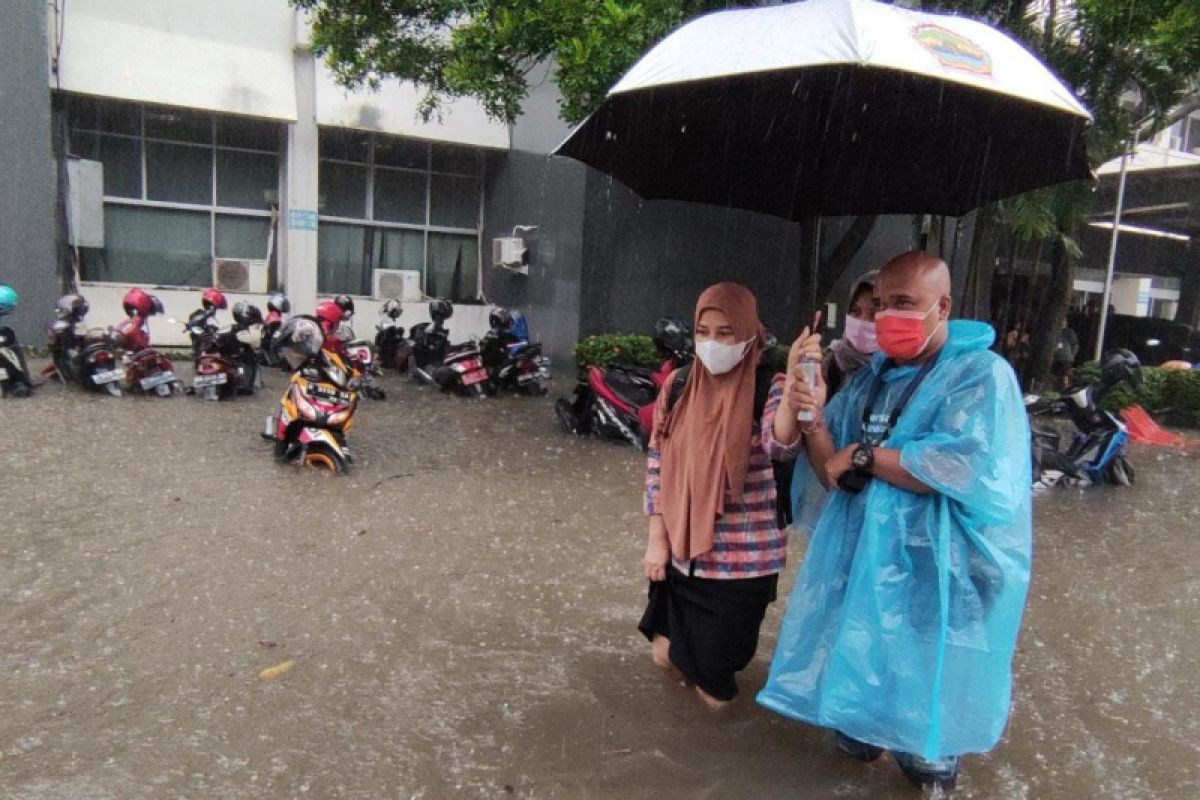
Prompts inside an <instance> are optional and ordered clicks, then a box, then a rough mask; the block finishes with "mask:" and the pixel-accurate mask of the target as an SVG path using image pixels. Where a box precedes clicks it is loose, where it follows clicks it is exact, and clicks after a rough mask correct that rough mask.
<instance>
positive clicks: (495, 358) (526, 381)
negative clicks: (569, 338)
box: [479, 308, 550, 396]
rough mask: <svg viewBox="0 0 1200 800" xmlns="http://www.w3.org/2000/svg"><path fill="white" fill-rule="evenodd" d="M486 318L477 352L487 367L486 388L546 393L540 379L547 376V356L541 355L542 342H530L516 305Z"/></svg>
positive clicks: (547, 377) (520, 392)
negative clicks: (486, 326)
mask: <svg viewBox="0 0 1200 800" xmlns="http://www.w3.org/2000/svg"><path fill="white" fill-rule="evenodd" d="M488 321H489V330H488V332H487V333H486V334H484V336H483V339H482V340H480V342H479V352H480V355H481V357H482V358H483V364H484V366H485V367H486V368H487V371H488V378H489V384H488V390H489V392H490V393H492V394H495V393H496V392H499V391H509V392H516V393H519V394H528V395H537V396H540V395H544V394H546V389H545V388H544V387H543V386H542V381H545V380H549V379H550V359H549V358H546V357H545V356H543V355H542V346H541V344H531V343H530V341H529V326H528V323H526V321H525V316H524V315H523V314H521V312H520V311H517V310H516V309H512V310H508V309H503V308H498V309H495V310H494V311H492V313H491V315H490V316H489V320H488Z"/></svg>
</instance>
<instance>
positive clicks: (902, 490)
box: [758, 252, 1032, 789]
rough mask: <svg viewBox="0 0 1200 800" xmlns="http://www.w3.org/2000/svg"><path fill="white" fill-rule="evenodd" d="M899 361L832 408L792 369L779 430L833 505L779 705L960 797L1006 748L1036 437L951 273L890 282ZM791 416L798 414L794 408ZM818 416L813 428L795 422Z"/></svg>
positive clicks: (895, 265) (885, 277) (1006, 370)
mask: <svg viewBox="0 0 1200 800" xmlns="http://www.w3.org/2000/svg"><path fill="white" fill-rule="evenodd" d="M875 291H876V294H877V296H878V298H879V301H880V306H879V308H880V310H879V312H878V313H877V315H876V318H875V324H876V335H877V338H878V342H879V346H880V348H881V350H882V351H883V352H882V353H881V354H879V355H877V356H876V357H875V358H874V359H873V360H872V362H871V364H870V366H869V368H867V369H862V370H859V371H858V373H857V374H856V375H855V376H854V378H853V380H852V381H851V382H850V383H849V384H848V385H847V386H845V387H843V389H842V390H841V391H840V392H839V393H838V394H837V395H836V397H834V398H833V400H832V401H831V402H830V404H829V406H828V407H827V408H826V407H825V387H824V385H823V384H822V383H821V381H820V380H819V379H818V381H817V382H816V385H811V384H808V383H806V382H805V380H804V378H803V371H801V370H799V369H797V368H796V365H789V370H790V374H791V376H792V380H790V381H789V386H788V389H787V393H786V395H785V397H784V401H783V405H782V407H781V408H780V412H779V413H778V414H777V415H776V416H775V419H774V422H773V424H774V433H775V437H776V439H777V440H778V441H780V442H781V443H787V442H795V441H796V439H797V437H798V436H803V439H804V442H803V443H804V451H805V453H806V455H807V457H808V459H809V460H810V462H811V464H812V467H813V470H814V471H815V472H816V473H817V475H822V476H824V477H825V479H826V482H827V484H828V485H829V486H830V487H836V489H837V491H833V492H831V494H830V497H829V501H828V503H827V504H826V506H825V509H824V511H823V513H822V514H821V517H820V520H819V521H818V522H817V525H816V528H815V530H814V533H813V536H812V541H811V544H810V546H809V549H808V553H807V555H806V556H805V561H804V564H803V566H802V567H801V570H800V573H799V575H798V577H797V579H796V585H795V588H794V589H793V592H792V597H791V601H790V606H789V608H788V611H787V616H786V618H785V619H784V623H783V626H782V628H781V630H780V635H779V643H778V646H777V649H776V651H775V656H774V659H773V661H772V664H771V673H770V677H769V678H768V681H767V685H766V687H765V688H764V689H763V690H762V692H761V693H760V694H759V696H758V700H759V702H760V703H762V704H763V705H764V706H766V707H767V708H770V709H772V710H774V711H777V712H779V713H781V714H785V715H787V716H790V717H793V718H795V719H799V720H804V721H806V722H811V723H814V724H817V725H821V726H824V727H828V728H832V729H833V730H834V731H835V732H836V741H837V744H838V747H839V748H840V749H841V750H843V751H844V752H846V753H848V754H849V755H851V756H854V757H856V758H860V759H862V760H864V761H871V760H874V759H875V758H878V757H879V756H880V755H882V754H883V751H884V750H885V749H887V750H891V751H892V752H893V755H894V756H895V758H896V761H897V763H898V764H899V765H900V767H901V769H902V770H903V771H904V774H905V775H907V776H908V777H909V778H910V779H911V780H912V781H913V782H915V783H918V784H922V785H936V786H940V787H942V788H946V789H949V788H953V787H954V785H955V781H956V778H957V774H958V762H959V756H961V755H963V754H966V753H979V752H986V751H988V750H990V749H991V748H992V747H994V746H995V744H996V742H997V741H998V740H999V738H1000V735H1001V733H1002V732H1003V730H1004V725H1005V722H1006V720H1007V718H1008V711H1009V703H1010V698H1011V665H1012V655H1013V649H1014V646H1015V643H1016V637H1017V630H1018V628H1019V626H1020V621H1021V613H1022V610H1023V609H1024V605H1025V595H1026V590H1027V588H1028V584H1029V562H1030V538H1031V529H1032V523H1031V513H1030V505H1031V502H1030V465H1029V428H1028V423H1027V421H1026V417H1025V413H1024V410H1023V405H1022V400H1021V393H1020V389H1019V387H1018V385H1017V381H1016V377H1015V376H1014V375H1013V372H1012V369H1011V368H1010V367H1009V365H1008V364H1007V363H1006V362H1005V361H1004V360H1003V359H1002V358H1001V357H1000V356H998V355H996V354H995V353H992V352H990V351H989V350H988V347H989V346H990V345H991V343H992V340H993V339H994V337H995V333H994V331H993V330H992V329H991V327H990V326H988V325H986V324H983V323H980V322H972V321H966V320H955V321H953V322H950V321H949V316H950V306H951V299H950V274H949V270H948V269H947V268H946V265H945V264H944V263H943V262H942V261H940V260H939V259H937V258H934V257H932V256H929V255H927V254H925V253H922V252H911V253H905V254H903V255H900V256H898V257H896V258H894V259H892V261H890V262H889V263H888V264H887V265H886V266H885V267H884V268H883V270H882V271H881V272H880V275H879V278H878V280H877V282H876V284H875ZM788 411H790V413H786V412H788ZM801 411H813V412H815V421H814V422H808V423H797V421H796V413H797V412H801Z"/></svg>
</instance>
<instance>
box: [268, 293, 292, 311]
mask: <svg viewBox="0 0 1200 800" xmlns="http://www.w3.org/2000/svg"><path fill="white" fill-rule="evenodd" d="M267 308H269V309H271V310H272V311H278V312H279V313H280V314H286V313H288V312H289V311H291V310H292V304H291V302H289V301H288V299H287V295H285V294H284V293H283V292H272V293H271V296H270V297H268V298H267Z"/></svg>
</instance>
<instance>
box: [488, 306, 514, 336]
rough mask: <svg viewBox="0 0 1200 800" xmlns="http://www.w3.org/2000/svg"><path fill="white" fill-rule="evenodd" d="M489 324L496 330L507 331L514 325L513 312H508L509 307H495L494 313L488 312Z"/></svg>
mask: <svg viewBox="0 0 1200 800" xmlns="http://www.w3.org/2000/svg"><path fill="white" fill-rule="evenodd" d="M488 325H489V326H490V327H491V329H492V330H494V331H506V330H508V326H510V325H512V314H510V313H508V309H507V308H493V309H492V313H490V314H488Z"/></svg>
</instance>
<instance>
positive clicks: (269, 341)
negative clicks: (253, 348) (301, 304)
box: [258, 292, 292, 369]
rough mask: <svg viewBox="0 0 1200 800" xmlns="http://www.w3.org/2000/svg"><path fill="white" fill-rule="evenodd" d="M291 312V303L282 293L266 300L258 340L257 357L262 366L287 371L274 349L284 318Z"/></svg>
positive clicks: (276, 293)
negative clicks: (265, 311)
mask: <svg viewBox="0 0 1200 800" xmlns="http://www.w3.org/2000/svg"><path fill="white" fill-rule="evenodd" d="M291 310H292V304H291V301H289V300H288V299H287V297H286V296H285V295H284V294H283V292H274V293H272V294H271V296H270V297H269V298H267V316H266V318H265V319H264V320H263V323H262V336H261V338H260V340H259V346H258V357H259V360H260V361H261V362H262V364H263V365H264V366H268V367H282V368H283V369H287V365H286V364H284V362H283V359H282V358H280V356H279V353H278V352H277V351H276V349H275V344H276V342H277V340H278V336H279V329H280V328H281V327H283V322H284V320H285V319H286V317H285V316H284V315H285V314H287V313H288V312H289V311H291Z"/></svg>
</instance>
